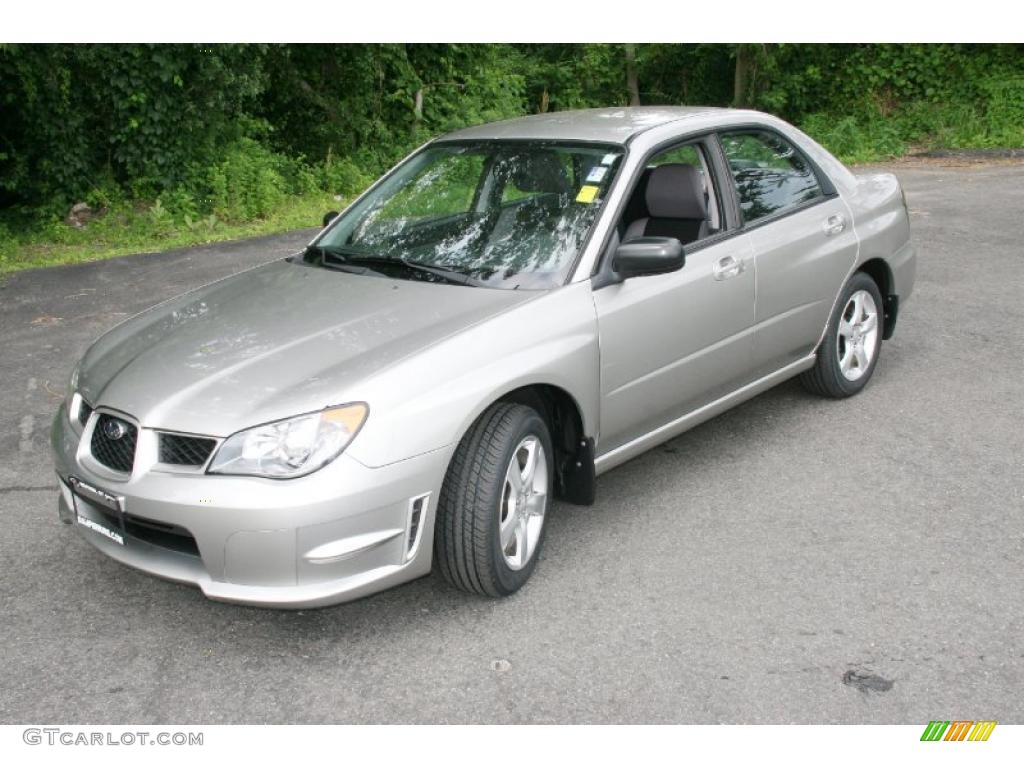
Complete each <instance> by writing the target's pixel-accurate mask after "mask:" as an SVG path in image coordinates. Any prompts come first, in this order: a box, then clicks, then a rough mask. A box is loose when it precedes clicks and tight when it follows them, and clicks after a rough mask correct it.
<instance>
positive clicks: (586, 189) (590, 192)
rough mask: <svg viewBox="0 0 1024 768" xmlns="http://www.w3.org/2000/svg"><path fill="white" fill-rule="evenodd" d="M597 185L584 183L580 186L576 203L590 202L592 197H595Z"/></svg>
mask: <svg viewBox="0 0 1024 768" xmlns="http://www.w3.org/2000/svg"><path fill="white" fill-rule="evenodd" d="M597 192H598V187H595V186H594V185H593V184H584V185H583V186H582V187H580V193H579V194H578V195H576V202H577V203H592V202H594V198H595V197H597Z"/></svg>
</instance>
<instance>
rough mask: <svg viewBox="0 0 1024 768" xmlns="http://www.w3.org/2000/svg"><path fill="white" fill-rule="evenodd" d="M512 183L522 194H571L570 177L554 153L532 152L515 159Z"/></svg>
mask: <svg viewBox="0 0 1024 768" xmlns="http://www.w3.org/2000/svg"><path fill="white" fill-rule="evenodd" d="M512 162H513V164H514V165H513V168H514V169H515V170H514V171H513V172H512V173H513V175H512V181H513V183H514V184H515V185H516V188H517V189H518V190H519V191H520V192H542V193H554V194H558V195H566V194H569V191H570V187H569V176H568V174H567V173H566V172H565V165H564V164H563V163H562V161H561V160H560V159H559V157H558V155H557V154H556V153H554V152H532V153H530V154H522V155H519V156H518V157H515V158H513V160H512Z"/></svg>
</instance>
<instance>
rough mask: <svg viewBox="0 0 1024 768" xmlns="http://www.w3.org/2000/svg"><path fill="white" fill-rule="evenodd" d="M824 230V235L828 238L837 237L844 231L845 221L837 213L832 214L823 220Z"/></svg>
mask: <svg viewBox="0 0 1024 768" xmlns="http://www.w3.org/2000/svg"><path fill="white" fill-rule="evenodd" d="M822 226H823V227H824V228H825V234H826V235H828V236H830V237H831V236H832V235H838V234H839V233H840V232H842V231H843V230H844V229H846V219H845V218H844V217H843V216H842V215H841V214H838V213H834V214H832V215H831V216H829V217H828V218H827V219H825V223H824V224H823V225H822Z"/></svg>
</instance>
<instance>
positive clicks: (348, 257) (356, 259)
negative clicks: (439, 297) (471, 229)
mask: <svg viewBox="0 0 1024 768" xmlns="http://www.w3.org/2000/svg"><path fill="white" fill-rule="evenodd" d="M306 251H307V253H309V252H314V253H318V254H319V255H320V263H321V264H323V265H324V266H325V267H333V268H336V269H344V268H345V267H348V269H347V270H346V271H353V272H354V271H356V270H359V268H360V267H363V269H365V270H368V271H370V272H372V273H373V274H375V275H380V274H382V273H381V272H379V271H377V270H374V269H371V268H370V267H369V266H365V265H368V264H376V265H379V266H390V265H392V264H399V265H401V266H403V267H405V268H406V269H408V270H411V271H413V272H420V273H423V274H429V275H433V276H435V277H440V278H441V279H442V280H444V281H446V282H449V283H452V284H454V285H469V286H473V287H474V288H479V287H481V286H484V285H486V284H485V283H484V282H483V281H482V280H477V279H476V278H474V277H471V276H470V275H468V274H466V273H465V272H462V271H460V270H458V269H454V268H452V267H444V266H440V265H438V264H424V263H423V262H421V261H413V260H411V259H406V258H403V257H400V256H377V255H374V254H363V253H358V252H356V251H353V250H351V249H348V248H343V247H339V246H329V245H313V246H310V247H309V248H307V249H306Z"/></svg>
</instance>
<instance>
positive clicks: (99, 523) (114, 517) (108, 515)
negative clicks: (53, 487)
mask: <svg viewBox="0 0 1024 768" xmlns="http://www.w3.org/2000/svg"><path fill="white" fill-rule="evenodd" d="M68 484H69V485H70V486H71V501H72V503H73V504H74V513H75V525H80V526H82V527H83V528H88V529H89V530H90V531H92V532H93V533H95V534H97V535H98V536H102V537H104V538H105V539H107V540H108V541H111V542H113V543H114V544H118V545H120V546H122V547H123V546H124V541H125V526H124V508H123V505H122V502H121V500H120V499H119V498H118V497H117V496H114V495H113V494H110V493H107V492H106V491H104V490H102V489H101V488H97V487H96V486H94V485H91V484H89V483H86V482H84V481H82V480H79V479H78V478H77V477H70V478H68Z"/></svg>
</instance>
